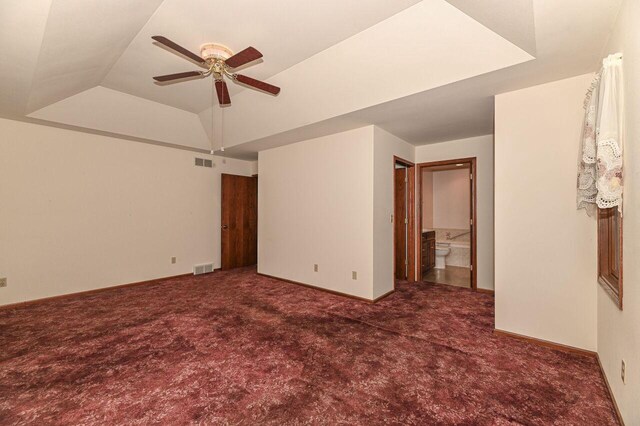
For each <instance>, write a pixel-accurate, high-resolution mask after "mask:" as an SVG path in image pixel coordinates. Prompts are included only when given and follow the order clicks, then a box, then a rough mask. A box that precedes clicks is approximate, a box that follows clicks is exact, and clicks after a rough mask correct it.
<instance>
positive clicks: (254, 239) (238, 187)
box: [221, 174, 258, 269]
mask: <svg viewBox="0 0 640 426" xmlns="http://www.w3.org/2000/svg"><path fill="white" fill-rule="evenodd" d="M256 263H258V178H257V177H247V176H236V175H228V174H223V175H222V265H221V266H222V269H232V268H238V267H241V266H249V265H255V264H256Z"/></svg>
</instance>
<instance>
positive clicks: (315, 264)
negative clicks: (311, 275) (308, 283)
mask: <svg viewBox="0 0 640 426" xmlns="http://www.w3.org/2000/svg"><path fill="white" fill-rule="evenodd" d="M313 272H318V264H317V263H314V264H313Z"/></svg>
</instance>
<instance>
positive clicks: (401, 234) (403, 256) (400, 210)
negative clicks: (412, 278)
mask: <svg viewBox="0 0 640 426" xmlns="http://www.w3.org/2000/svg"><path fill="white" fill-rule="evenodd" d="M393 223H394V232H393V234H394V248H395V254H394V256H395V277H396V279H399V280H404V279H407V169H405V168H402V169H395V175H394V215H393Z"/></svg>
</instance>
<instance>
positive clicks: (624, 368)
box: [620, 359, 627, 383]
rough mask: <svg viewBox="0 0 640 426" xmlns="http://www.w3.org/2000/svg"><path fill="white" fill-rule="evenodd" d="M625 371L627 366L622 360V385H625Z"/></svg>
mask: <svg viewBox="0 0 640 426" xmlns="http://www.w3.org/2000/svg"><path fill="white" fill-rule="evenodd" d="M626 369H627V365H626V364H625V362H624V359H623V360H622V366H621V367H620V378H621V379H622V383H625V381H624V373H625V370H626Z"/></svg>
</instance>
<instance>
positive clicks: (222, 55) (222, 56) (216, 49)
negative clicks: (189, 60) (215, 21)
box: [200, 43, 233, 63]
mask: <svg viewBox="0 0 640 426" xmlns="http://www.w3.org/2000/svg"><path fill="white" fill-rule="evenodd" d="M200 56H202V59H204V60H205V61H207V62H209V63H210V62H212V61H215V60H223V61H226V60H227V59H229V58H230V57H232V56H233V52H232V51H231V49H229V48H228V47H227V46H225V45H222V44H217V43H205V44H203V45H202V46H200Z"/></svg>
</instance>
